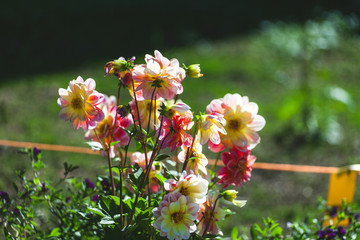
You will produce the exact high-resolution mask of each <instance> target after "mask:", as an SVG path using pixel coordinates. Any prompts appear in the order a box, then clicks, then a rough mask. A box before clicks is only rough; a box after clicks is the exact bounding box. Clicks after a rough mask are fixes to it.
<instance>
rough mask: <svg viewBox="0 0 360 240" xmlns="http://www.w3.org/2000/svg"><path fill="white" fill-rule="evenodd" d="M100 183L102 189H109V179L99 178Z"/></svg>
mask: <svg viewBox="0 0 360 240" xmlns="http://www.w3.org/2000/svg"><path fill="white" fill-rule="evenodd" d="M100 184H101V186H102V187H103V190H104V191H110V189H111V185H110V183H109V181H108V180H107V179H106V178H104V179H103V180H101V182H100Z"/></svg>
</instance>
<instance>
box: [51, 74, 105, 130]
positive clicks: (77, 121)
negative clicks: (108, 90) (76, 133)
mask: <svg viewBox="0 0 360 240" xmlns="http://www.w3.org/2000/svg"><path fill="white" fill-rule="evenodd" d="M95 86H96V83H95V81H94V79H91V78H88V79H86V81H85V82H84V80H83V79H82V78H81V77H80V76H79V77H77V79H76V80H72V81H70V83H69V86H68V88H67V89H64V88H60V89H59V95H60V97H59V98H58V100H57V104H58V105H59V107H60V108H61V110H60V112H59V117H60V119H63V120H65V121H70V122H72V126H73V128H74V129H76V130H77V129H79V128H82V129H84V131H87V130H88V129H94V128H95V126H96V122H98V121H101V120H102V119H103V118H104V113H103V111H102V110H101V109H100V108H99V104H101V103H102V101H103V100H104V96H103V95H102V94H100V93H98V92H97V91H96V90H95Z"/></svg>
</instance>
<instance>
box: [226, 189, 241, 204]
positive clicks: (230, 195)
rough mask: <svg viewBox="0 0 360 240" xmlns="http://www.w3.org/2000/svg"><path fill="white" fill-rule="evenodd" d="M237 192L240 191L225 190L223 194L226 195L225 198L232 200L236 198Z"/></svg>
mask: <svg viewBox="0 0 360 240" xmlns="http://www.w3.org/2000/svg"><path fill="white" fill-rule="evenodd" d="M237 193H238V191H235V190H226V191H225V192H223V194H222V195H223V196H224V199H225V200H227V201H229V202H232V201H234V200H235V199H236V197H237V195H236V194H237Z"/></svg>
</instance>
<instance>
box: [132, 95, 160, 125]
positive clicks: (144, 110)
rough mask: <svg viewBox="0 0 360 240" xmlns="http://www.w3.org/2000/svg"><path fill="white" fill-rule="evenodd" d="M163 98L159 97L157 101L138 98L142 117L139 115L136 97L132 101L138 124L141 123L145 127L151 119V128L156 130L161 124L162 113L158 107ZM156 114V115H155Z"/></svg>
mask: <svg viewBox="0 0 360 240" xmlns="http://www.w3.org/2000/svg"><path fill="white" fill-rule="evenodd" d="M161 102H162V99H161V98H160V99H157V100H156V101H155V100H153V101H151V100H138V99H137V107H138V109H139V114H140V117H139V116H138V111H137V109H136V103H135V99H133V100H132V101H131V102H130V104H129V105H130V107H131V112H132V113H133V115H134V118H135V124H136V126H137V125H138V124H139V121H140V124H141V126H142V127H143V128H145V129H146V128H147V126H148V124H149V120H150V128H151V129H153V130H155V129H156V128H157V126H158V125H159V124H160V121H159V116H160V113H159V111H158V109H159V108H160V105H161ZM150 109H151V116H150ZM154 115H155V116H154Z"/></svg>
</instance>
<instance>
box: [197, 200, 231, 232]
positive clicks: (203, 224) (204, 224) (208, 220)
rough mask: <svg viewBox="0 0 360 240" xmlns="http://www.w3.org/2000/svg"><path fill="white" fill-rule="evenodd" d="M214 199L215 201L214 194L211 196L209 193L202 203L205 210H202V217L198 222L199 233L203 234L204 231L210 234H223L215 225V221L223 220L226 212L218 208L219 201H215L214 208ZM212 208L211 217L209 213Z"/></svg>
mask: <svg viewBox="0 0 360 240" xmlns="http://www.w3.org/2000/svg"><path fill="white" fill-rule="evenodd" d="M215 201H216V195H214V196H213V198H211V197H210V194H209V196H208V197H207V199H206V202H205V203H204V207H205V210H204V212H203V218H202V219H201V221H200V222H199V224H198V230H199V234H200V235H203V234H204V232H206V233H210V234H220V235H223V233H222V231H221V230H220V228H219V227H218V225H217V222H218V221H221V220H224V218H225V215H226V212H225V211H224V210H223V209H222V208H219V201H217V202H216V206H215V208H214V203H215ZM213 210H214V213H213V214H212V217H211V213H212V211H213ZM206 228H207V229H206Z"/></svg>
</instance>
